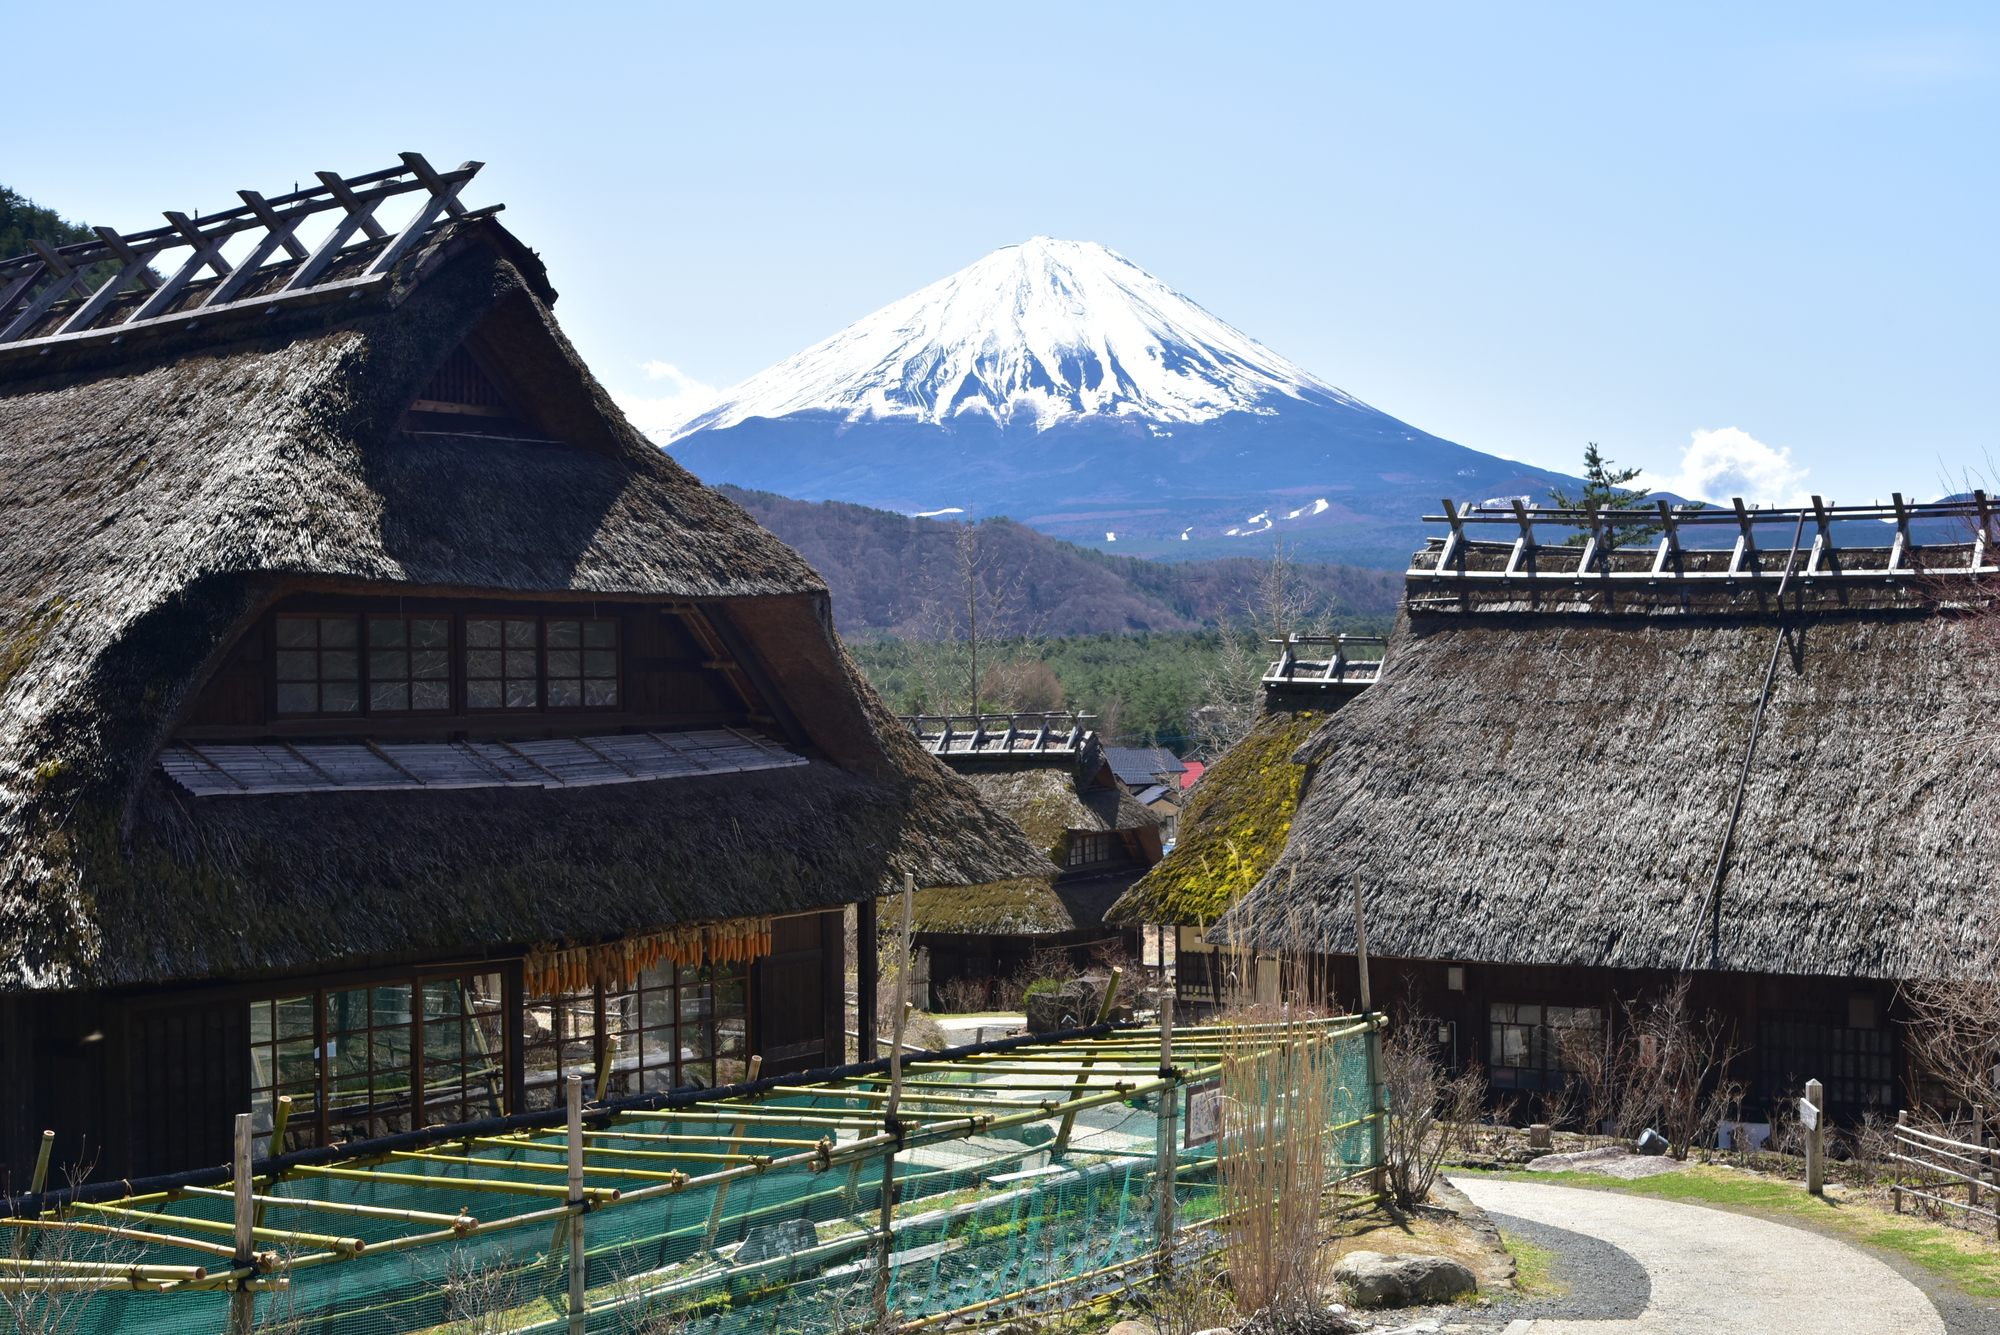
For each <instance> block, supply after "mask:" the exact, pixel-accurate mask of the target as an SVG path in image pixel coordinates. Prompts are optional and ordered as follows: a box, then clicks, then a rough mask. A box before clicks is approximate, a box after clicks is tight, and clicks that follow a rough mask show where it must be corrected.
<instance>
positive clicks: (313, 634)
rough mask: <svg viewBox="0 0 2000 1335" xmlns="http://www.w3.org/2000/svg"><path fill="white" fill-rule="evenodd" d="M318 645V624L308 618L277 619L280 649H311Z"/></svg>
mask: <svg viewBox="0 0 2000 1335" xmlns="http://www.w3.org/2000/svg"><path fill="white" fill-rule="evenodd" d="M318 644H319V622H317V621H314V620H312V619H311V618H309V617H279V618H278V647H279V648H280V649H311V648H313V647H315V646H316V645H318Z"/></svg>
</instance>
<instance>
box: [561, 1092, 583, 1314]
mask: <svg viewBox="0 0 2000 1335" xmlns="http://www.w3.org/2000/svg"><path fill="white" fill-rule="evenodd" d="M563 1083H564V1084H565V1085H566V1086H567V1089H566V1090H565V1092H566V1093H567V1094H568V1096H569V1205H570V1208H571V1209H573V1210H575V1211H576V1213H575V1214H573V1215H571V1216H570V1222H569V1335H583V1282H584V1258H583V1077H582V1076H580V1075H571V1076H570V1077H569V1078H568V1079H567V1080H565V1081H564V1082H563Z"/></svg>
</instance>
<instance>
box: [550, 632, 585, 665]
mask: <svg viewBox="0 0 2000 1335" xmlns="http://www.w3.org/2000/svg"><path fill="white" fill-rule="evenodd" d="M551 629H553V627H551ZM551 638H554V637H553V636H551ZM549 675H550V676H551V677H580V676H582V675H583V654H582V652H581V651H580V650H576V649H551V650H549Z"/></svg>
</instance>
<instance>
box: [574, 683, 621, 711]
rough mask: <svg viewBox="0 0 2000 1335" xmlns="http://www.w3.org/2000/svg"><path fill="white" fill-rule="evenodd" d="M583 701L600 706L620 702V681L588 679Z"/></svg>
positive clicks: (585, 684)
mask: <svg viewBox="0 0 2000 1335" xmlns="http://www.w3.org/2000/svg"><path fill="white" fill-rule="evenodd" d="M583 702H584V703H585V704H586V705H596V706H599V707H603V706H607V705H615V704H617V703H618V683H617V682H615V681H594V680H593V681H586V682H585V683H584V684H583Z"/></svg>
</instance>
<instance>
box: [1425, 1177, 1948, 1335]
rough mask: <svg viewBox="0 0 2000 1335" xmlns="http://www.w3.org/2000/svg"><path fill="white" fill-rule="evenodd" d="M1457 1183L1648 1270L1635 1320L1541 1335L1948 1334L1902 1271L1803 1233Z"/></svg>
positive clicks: (1570, 1326)
mask: <svg viewBox="0 0 2000 1335" xmlns="http://www.w3.org/2000/svg"><path fill="white" fill-rule="evenodd" d="M1455 1181H1456V1183H1457V1185H1458V1186H1459V1188H1460V1189H1461V1190H1463V1191H1464V1192H1465V1194H1466V1195H1468V1196H1470V1197H1471V1198H1472V1199H1473V1200H1474V1201H1475V1202H1477V1203H1478V1205H1479V1206H1480V1208H1481V1209H1484V1210H1487V1211H1489V1212H1491V1213H1494V1214H1499V1215H1511V1216H1513V1217H1515V1218H1517V1219H1528V1220H1533V1221H1535V1222H1537V1223H1541V1224H1546V1225H1549V1226H1551V1227H1554V1228H1560V1229H1567V1230H1569V1231H1570V1232H1573V1233H1581V1234H1583V1235H1585V1236H1587V1237H1592V1238H1598V1239H1601V1240H1602V1241H1604V1242H1606V1243H1609V1244H1610V1245H1611V1246H1613V1247H1616V1248H1618V1249H1619V1250H1620V1251H1622V1252H1624V1253H1625V1254H1626V1255H1628V1256H1630V1257H1631V1258H1632V1259H1633V1260H1634V1261H1635V1262H1637V1263H1638V1264H1639V1265H1640V1266H1641V1267H1643V1268H1644V1269H1645V1272H1646V1277H1647V1280H1648V1281H1649V1282H1650V1286H1651V1287H1650V1294H1649V1296H1648V1299H1647V1303H1646V1306H1645V1310H1644V1311H1642V1312H1641V1313H1639V1314H1638V1315H1637V1316H1635V1317H1630V1318H1622V1319H1614V1320H1573V1319H1557V1318H1542V1319H1540V1320H1537V1321H1534V1322H1532V1323H1527V1322H1523V1323H1520V1326H1521V1328H1522V1329H1524V1330H1526V1331H1532V1335H1666V1333H1667V1332H1682V1331H1686V1332H1690V1333H1692V1332H1702V1335H1711V1333H1712V1335H1793V1333H1794V1332H1805V1331H1810V1332H1812V1335H1946V1327H1945V1323H1944V1322H1943V1320H1942V1319H1940V1318H1939V1316H1938V1313H1937V1309H1936V1308H1934V1307H1933V1306H1932V1305H1931V1302H1930V1300H1929V1299H1928V1298H1926V1297H1925V1296H1924V1294H1923V1292H1922V1291H1921V1290H1919V1289H1918V1288H1917V1287H1916V1286H1915V1285H1913V1284H1911V1283H1910V1282H1909V1281H1908V1280H1906V1279H1904V1278H1903V1277H1902V1276H1901V1275H1899V1274H1897V1273H1896V1271H1895V1270H1893V1269H1891V1268H1890V1267H1889V1266H1888V1265H1886V1264H1884V1263H1883V1262H1882V1261H1880V1260H1878V1259H1876V1258H1875V1257H1873V1256H1871V1255H1869V1254H1868V1253H1866V1252H1864V1251H1861V1250H1860V1249H1858V1248H1855V1247H1850V1246H1848V1245H1847V1244H1845V1243H1843V1242H1839V1241H1836V1240H1834V1239H1832V1238H1827V1237H1822V1236H1820V1235H1819V1234H1816V1233H1811V1232H1807V1231H1806V1230H1804V1229H1798V1228H1789V1227H1786V1226H1785V1225H1783V1224H1775V1223H1771V1222H1769V1221H1768V1220H1763V1219H1756V1218H1752V1217H1750V1216H1748V1215H1741V1214H1735V1213H1732V1212H1729V1211H1725V1210H1711V1209H1707V1208H1705V1207H1703V1206H1698V1205H1683V1204H1681V1203H1679V1202H1676V1201H1663V1200H1658V1199H1656V1198H1651V1197H1643V1196H1624V1195H1619V1194H1617V1193H1614V1192H1603V1191H1585V1190H1579V1189H1577V1188H1573V1187H1561V1186H1550V1185H1544V1184H1543V1183H1540V1182H1510V1181H1493V1180H1486V1181H1481V1180H1478V1179H1476V1178H1474V1176H1473V1175H1472V1174H1466V1175H1464V1176H1463V1177H1460V1178H1457V1179H1455ZM1516 1335H1521V1332H1520V1331H1517V1332H1516Z"/></svg>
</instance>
